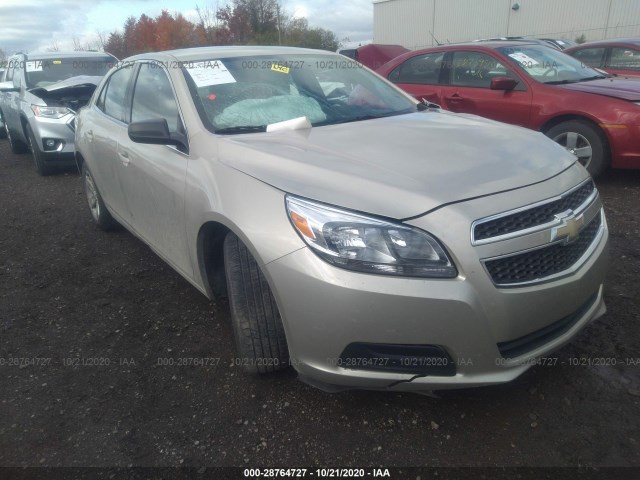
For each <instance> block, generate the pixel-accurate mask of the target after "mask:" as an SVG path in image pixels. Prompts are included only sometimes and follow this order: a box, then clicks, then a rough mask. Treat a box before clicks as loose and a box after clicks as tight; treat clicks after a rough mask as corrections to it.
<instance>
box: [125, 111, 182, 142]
mask: <svg viewBox="0 0 640 480" xmlns="http://www.w3.org/2000/svg"><path fill="white" fill-rule="evenodd" d="M128 133H129V138H130V139H131V140H132V141H134V142H136V143H148V144H152V145H174V146H176V147H178V148H179V149H186V145H185V142H184V141H183V140H182V139H178V138H176V137H175V136H171V133H170V132H169V125H168V124H167V120H166V119H165V118H154V119H153V120H143V121H141V122H133V123H130V124H129V128H128Z"/></svg>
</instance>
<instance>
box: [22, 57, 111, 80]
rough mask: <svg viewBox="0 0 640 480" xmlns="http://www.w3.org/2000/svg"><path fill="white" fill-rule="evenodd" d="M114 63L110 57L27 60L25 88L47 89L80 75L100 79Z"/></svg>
mask: <svg viewBox="0 0 640 480" xmlns="http://www.w3.org/2000/svg"><path fill="white" fill-rule="evenodd" d="M114 63H115V60H114V59H113V58H111V57H103V58H61V59H55V58H54V59H48V60H29V61H28V62H26V63H25V73H26V76H27V87H28V88H34V87H47V86H49V85H53V84H54V83H58V82H60V81H62V80H66V79H68V78H72V77H78V76H81V75H89V76H94V77H101V76H103V75H105V74H106V73H107V72H108V71H109V69H110V68H111V67H113V65H114Z"/></svg>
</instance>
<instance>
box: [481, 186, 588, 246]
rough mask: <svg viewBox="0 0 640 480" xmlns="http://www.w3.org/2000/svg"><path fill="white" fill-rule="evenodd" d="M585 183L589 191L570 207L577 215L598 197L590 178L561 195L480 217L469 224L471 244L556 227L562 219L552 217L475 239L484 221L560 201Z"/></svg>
mask: <svg viewBox="0 0 640 480" xmlns="http://www.w3.org/2000/svg"><path fill="white" fill-rule="evenodd" d="M587 185H591V187H592V191H591V193H590V194H589V195H588V196H587V198H586V199H585V200H584V201H583V202H582V203H580V204H579V205H578V206H577V207H576V208H572V209H571V210H572V211H573V212H574V213H575V214H576V215H579V214H580V213H582V212H583V211H584V210H586V209H587V208H588V207H589V205H591V203H593V201H594V200H595V199H596V198H597V197H598V189H597V188H596V187H595V184H594V183H593V180H592V179H591V178H588V179H587V180H585V181H584V182H582V183H580V184H578V185H576V186H575V187H573V188H572V189H570V190H568V191H566V192H565V193H563V194H562V195H558V196H556V197H552V198H548V199H546V200H542V201H540V202H536V203H533V204H530V205H526V206H524V207H519V208H515V209H513V210H509V211H506V212H502V213H498V214H496V215H491V216H489V217H484V218H480V219H478V220H476V221H474V222H473V223H472V224H471V244H472V245H473V246H477V245H485V244H488V243H494V242H500V241H502V240H507V239H510V238H516V237H520V236H523V235H528V234H530V233H535V232H539V231H542V230H546V229H549V228H553V227H556V226H558V225H560V224H561V223H562V220H561V219H559V218H554V219H553V220H550V221H548V222H545V223H541V224H536V225H534V226H531V227H529V228H523V229H519V230H514V231H511V232H508V233H505V234H501V235H496V236H491V237H488V238H482V239H476V229H477V228H478V227H479V226H481V225H483V224H486V223H489V222H495V221H496V220H500V219H504V218H506V217H511V216H515V215H518V214H523V213H526V212H530V211H531V210H534V209H536V208H540V207H543V206H545V205H548V204H551V203H554V202H561V201H562V200H564V199H566V198H567V197H570V196H571V195H573V194H574V193H576V192H577V191H578V190H580V189H582V188H584V187H586V186H587ZM565 211H566V209H565V210H564V211H563V210H559V211H557V212H555V213H556V214H561V213H564V212H565Z"/></svg>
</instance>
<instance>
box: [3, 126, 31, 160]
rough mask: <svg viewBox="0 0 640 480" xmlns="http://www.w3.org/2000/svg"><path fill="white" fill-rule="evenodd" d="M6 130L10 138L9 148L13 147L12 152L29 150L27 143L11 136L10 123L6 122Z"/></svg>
mask: <svg viewBox="0 0 640 480" xmlns="http://www.w3.org/2000/svg"><path fill="white" fill-rule="evenodd" d="M4 130H5V132H6V134H7V138H8V139H9V148H10V149H11V153H26V151H27V150H28V148H27V145H26V144H24V143H22V142H21V141H20V140H16V139H14V138H13V137H12V136H11V130H9V125H7V124H6V123H5V124H4Z"/></svg>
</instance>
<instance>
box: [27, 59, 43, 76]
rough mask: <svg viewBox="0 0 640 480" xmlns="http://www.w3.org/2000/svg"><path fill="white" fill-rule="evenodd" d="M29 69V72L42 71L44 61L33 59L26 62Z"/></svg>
mask: <svg viewBox="0 0 640 480" xmlns="http://www.w3.org/2000/svg"><path fill="white" fill-rule="evenodd" d="M25 67H26V69H27V73H29V72H41V71H42V62H41V61H31V62H27V63H26V64H25Z"/></svg>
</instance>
